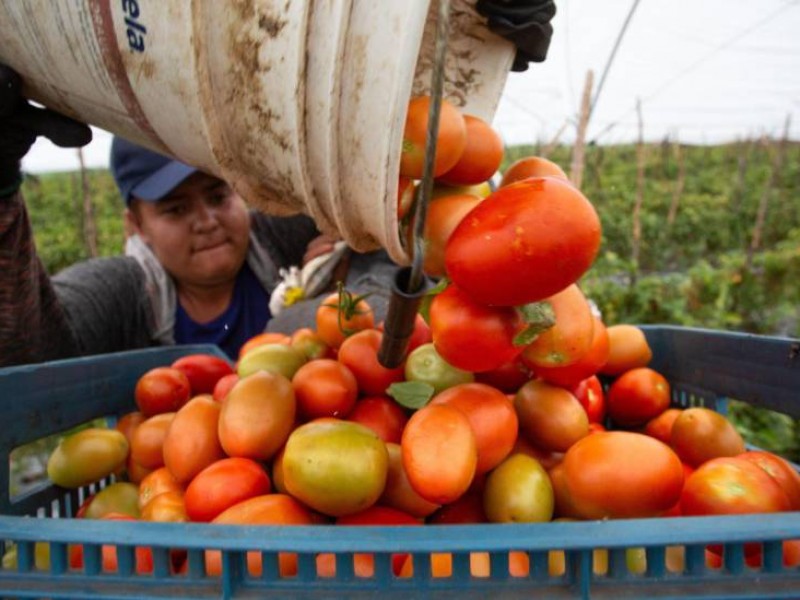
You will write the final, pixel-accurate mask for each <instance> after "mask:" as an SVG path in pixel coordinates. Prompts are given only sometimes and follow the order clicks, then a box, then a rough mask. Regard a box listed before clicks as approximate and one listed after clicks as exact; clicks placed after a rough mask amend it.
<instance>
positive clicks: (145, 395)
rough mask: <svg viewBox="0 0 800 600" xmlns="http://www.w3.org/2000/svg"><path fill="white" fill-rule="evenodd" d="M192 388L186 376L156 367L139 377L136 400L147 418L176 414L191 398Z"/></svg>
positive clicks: (172, 369) (170, 368) (178, 371)
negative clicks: (163, 414) (169, 413)
mask: <svg viewBox="0 0 800 600" xmlns="http://www.w3.org/2000/svg"><path fill="white" fill-rule="evenodd" d="M191 392H192V387H191V384H190V383H189V378H188V377H186V374H185V373H184V372H183V371H181V370H179V369H174V368H172V367H156V368H155V369H151V370H149V371H148V372H147V373H145V374H144V375H142V376H141V377H139V379H138V381H137V382H136V389H135V390H134V399H135V400H136V406H138V407H139V411H140V412H141V413H142V414H143V415H144V416H145V417H152V416H153V415H159V414H161V413H167V412H176V411H177V410H178V409H179V408H180V407H181V406H183V405H184V404H186V403H187V402H188V401H189V398H190V397H191Z"/></svg>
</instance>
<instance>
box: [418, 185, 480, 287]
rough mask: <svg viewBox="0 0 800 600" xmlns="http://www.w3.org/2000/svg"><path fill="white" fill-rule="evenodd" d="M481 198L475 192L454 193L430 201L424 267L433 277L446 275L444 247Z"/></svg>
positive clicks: (424, 236) (425, 235)
mask: <svg viewBox="0 0 800 600" xmlns="http://www.w3.org/2000/svg"><path fill="white" fill-rule="evenodd" d="M480 201H481V199H480V198H479V197H478V196H475V195H473V194H464V193H454V194H452V195H446V196H440V197H438V198H435V199H432V200H431V201H430V202H429V203H428V214H427V216H426V218H425V231H424V232H423V239H424V244H425V254H424V255H423V263H422V266H423V269H424V270H425V273H427V274H428V275H430V276H432V277H441V276H443V275H445V269H444V249H445V246H446V245H447V240H449V239H450V236H451V235H452V234H453V231H454V230H455V228H456V226H457V225H458V224H459V223H460V222H461V219H463V218H464V217H465V216H466V215H467V213H469V211H471V210H472V209H473V208H474V207H475V206H477V205H478V204H479V203H480Z"/></svg>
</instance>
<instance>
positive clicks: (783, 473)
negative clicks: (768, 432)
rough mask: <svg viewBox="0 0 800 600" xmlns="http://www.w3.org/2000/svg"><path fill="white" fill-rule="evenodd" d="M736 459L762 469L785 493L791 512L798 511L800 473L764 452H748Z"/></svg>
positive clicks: (778, 458) (799, 507)
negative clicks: (746, 461)
mask: <svg viewBox="0 0 800 600" xmlns="http://www.w3.org/2000/svg"><path fill="white" fill-rule="evenodd" d="M738 458H741V459H744V460H749V461H750V462H753V463H755V464H757V465H758V466H759V467H761V468H762V469H764V470H765V471H766V472H767V474H768V475H770V477H772V478H773V479H774V480H775V481H777V482H778V484H779V485H780V486H781V488H783V491H784V492H786V495H787V496H788V497H789V502H790V503H791V510H800V473H798V472H797V471H796V470H795V468H794V467H793V466H792V465H791V464H790V463H789V462H787V461H786V460H784V459H783V458H781V457H780V456H778V455H777V454H773V453H772V452H767V451H766V450H750V451H748V452H744V453H743V454H739V455H738Z"/></svg>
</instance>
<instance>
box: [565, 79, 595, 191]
mask: <svg viewBox="0 0 800 600" xmlns="http://www.w3.org/2000/svg"><path fill="white" fill-rule="evenodd" d="M593 82H594V72H593V71H592V70H591V69H589V70H588V71H587V72H586V80H585V81H584V84H583V99H582V100H581V113H580V117H579V119H578V131H577V134H576V136H575V145H574V146H573V147H572V165H571V166H570V170H569V179H570V181H572V185H574V186H575V187H576V188H578V189H581V184H582V183H583V163H584V152H585V149H586V128H587V127H588V125H589V113H590V111H591V110H592V84H593Z"/></svg>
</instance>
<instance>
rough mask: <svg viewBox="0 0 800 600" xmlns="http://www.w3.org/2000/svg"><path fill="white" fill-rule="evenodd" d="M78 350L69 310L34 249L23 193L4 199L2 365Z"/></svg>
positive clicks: (0, 226) (0, 234)
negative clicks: (67, 310) (68, 320)
mask: <svg viewBox="0 0 800 600" xmlns="http://www.w3.org/2000/svg"><path fill="white" fill-rule="evenodd" d="M76 353H77V346H76V344H75V340H74V338H73V337H72V332H71V329H70V327H69V325H68V323H67V319H66V315H65V314H64V312H63V310H62V309H61V305H60V304H59V302H58V300H57V298H56V295H55V293H54V291H53V288H52V286H51V284H50V280H49V278H48V276H47V273H46V271H45V269H44V267H43V266H42V263H41V261H40V260H39V256H38V255H37V254H36V249H35V246H34V243H33V234H32V232H31V227H30V221H29V220H28V214H27V211H26V210H25V205H24V204H23V202H22V197H21V194H19V193H18V192H17V193H14V194H11V195H10V196H6V197H3V198H0V366H9V365H16V364H25V363H33V362H43V361H47V360H53V359H56V358H62V357H66V356H72V355H74V354H76Z"/></svg>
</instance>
